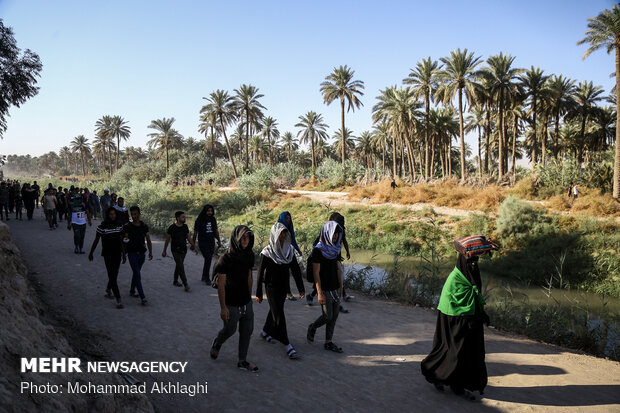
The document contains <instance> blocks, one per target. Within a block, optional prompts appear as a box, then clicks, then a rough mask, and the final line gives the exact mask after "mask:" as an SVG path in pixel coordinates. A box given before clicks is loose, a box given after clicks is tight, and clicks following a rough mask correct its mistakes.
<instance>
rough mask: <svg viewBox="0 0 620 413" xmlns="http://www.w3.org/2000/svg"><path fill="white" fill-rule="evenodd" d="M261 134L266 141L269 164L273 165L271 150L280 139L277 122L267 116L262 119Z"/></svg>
mask: <svg viewBox="0 0 620 413" xmlns="http://www.w3.org/2000/svg"><path fill="white" fill-rule="evenodd" d="M261 134H262V135H263V136H264V137H265V139H267V147H268V150H269V164H270V165H273V149H274V146H275V145H276V143H277V141H278V138H279V137H280V131H279V130H278V122H276V120H275V119H274V118H272V117H271V116H267V117H266V118H265V119H263V130H262V131H261ZM272 139H273V142H272Z"/></svg>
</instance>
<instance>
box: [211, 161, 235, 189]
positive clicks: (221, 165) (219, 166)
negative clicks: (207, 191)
mask: <svg viewBox="0 0 620 413" xmlns="http://www.w3.org/2000/svg"><path fill="white" fill-rule="evenodd" d="M206 178H207V179H206V180H207V181H208V180H209V179H213V183H214V184H215V185H217V186H228V185H230V184H231V183H232V182H233V181H234V180H235V172H234V171H233V167H232V165H231V164H230V162H227V161H226V162H225V161H222V160H217V161H216V164H215V169H214V170H213V171H212V172H211V173H207V175H206Z"/></svg>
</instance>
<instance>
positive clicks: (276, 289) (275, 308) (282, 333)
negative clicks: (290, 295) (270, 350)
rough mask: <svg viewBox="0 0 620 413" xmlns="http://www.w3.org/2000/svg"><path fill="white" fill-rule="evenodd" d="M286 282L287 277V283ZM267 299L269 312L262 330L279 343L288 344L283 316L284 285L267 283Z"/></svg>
mask: <svg viewBox="0 0 620 413" xmlns="http://www.w3.org/2000/svg"><path fill="white" fill-rule="evenodd" d="M286 284H288V277H287V283H286ZM266 290H267V301H268V302H269V313H268V314H267V320H265V325H264V326H263V331H264V332H265V333H267V334H269V335H270V336H271V337H273V338H275V339H276V340H278V341H279V342H280V343H282V344H284V345H285V346H286V345H289V344H290V342H289V340H288V333H287V331H286V317H285V316H284V303H285V302H286V290H287V288H286V285H276V284H267V285H266Z"/></svg>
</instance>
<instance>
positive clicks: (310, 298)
mask: <svg viewBox="0 0 620 413" xmlns="http://www.w3.org/2000/svg"><path fill="white" fill-rule="evenodd" d="M306 304H308V305H312V296H311V295H307V296H306Z"/></svg>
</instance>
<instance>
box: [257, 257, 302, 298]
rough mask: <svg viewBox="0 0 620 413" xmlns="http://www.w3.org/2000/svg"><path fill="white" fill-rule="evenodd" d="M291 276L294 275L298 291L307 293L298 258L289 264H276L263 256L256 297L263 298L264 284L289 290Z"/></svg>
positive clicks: (259, 267)
mask: <svg viewBox="0 0 620 413" xmlns="http://www.w3.org/2000/svg"><path fill="white" fill-rule="evenodd" d="M290 274H293V279H294V280H295V284H296V285H297V291H299V292H300V293H302V292H304V293H305V288H304V282H303V280H302V278H301V268H299V263H298V262H297V258H295V257H294V258H293V260H292V261H291V262H290V263H288V264H276V263H275V262H274V261H273V260H272V259H271V258H269V257H267V256H265V255H263V254H261V255H260V263H259V264H258V282H257V283H256V296H257V297H262V296H263V283H265V285H267V286H268V287H271V288H277V289H286V288H288V285H289V276H290Z"/></svg>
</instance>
